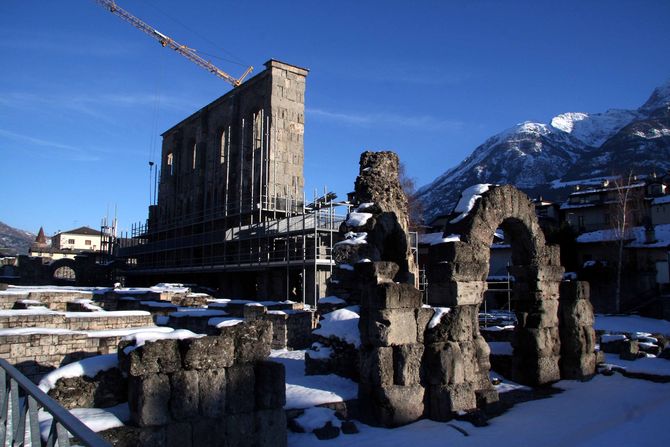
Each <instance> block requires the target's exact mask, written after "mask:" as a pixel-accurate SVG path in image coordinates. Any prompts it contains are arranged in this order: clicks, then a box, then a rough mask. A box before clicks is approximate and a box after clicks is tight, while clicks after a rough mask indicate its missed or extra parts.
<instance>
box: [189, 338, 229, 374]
mask: <svg viewBox="0 0 670 447" xmlns="http://www.w3.org/2000/svg"><path fill="white" fill-rule="evenodd" d="M179 345H180V350H181V355H182V359H183V360H182V361H183V364H184V368H186V369H220V368H227V367H229V366H232V365H233V362H234V360H235V341H234V339H232V338H229V337H224V336H220V335H219V336H208V337H202V338H187V339H184V340H180V342H179Z"/></svg>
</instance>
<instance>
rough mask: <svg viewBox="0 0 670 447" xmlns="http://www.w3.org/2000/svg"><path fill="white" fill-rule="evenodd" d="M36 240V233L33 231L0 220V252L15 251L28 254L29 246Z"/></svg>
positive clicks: (9, 252) (10, 252) (8, 252)
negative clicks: (14, 226)
mask: <svg viewBox="0 0 670 447" xmlns="http://www.w3.org/2000/svg"><path fill="white" fill-rule="evenodd" d="M34 240H35V235H34V234H33V233H31V232H29V231H24V230H19V229H17V228H13V227H10V226H9V225H7V224H5V223H2V222H0V252H2V253H4V254H7V255H9V254H13V253H18V254H23V255H25V254H28V248H29V247H30V244H31V243H32V242H33V241H34ZM0 256H1V255H0Z"/></svg>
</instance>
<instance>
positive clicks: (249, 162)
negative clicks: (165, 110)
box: [150, 60, 307, 226]
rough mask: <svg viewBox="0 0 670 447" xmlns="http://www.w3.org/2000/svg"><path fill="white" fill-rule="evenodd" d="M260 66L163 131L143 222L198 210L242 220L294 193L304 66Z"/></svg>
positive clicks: (176, 218) (300, 155)
mask: <svg viewBox="0 0 670 447" xmlns="http://www.w3.org/2000/svg"><path fill="white" fill-rule="evenodd" d="M265 66H266V69H265V70H264V71H263V72H261V73H260V74H258V75H257V76H255V77H254V78H252V79H250V80H249V81H247V82H245V83H244V84H242V85H240V86H239V87H237V88H236V89H234V90H232V91H230V92H229V93H227V94H225V95H224V96H222V97H220V98H219V99H217V100H216V101H214V102H212V103H211V104H208V105H207V106H205V107H203V108H202V109H200V110H199V111H197V112H196V113H194V114H193V115H191V116H189V117H188V118H186V119H184V120H183V121H181V122H180V123H178V124H177V125H175V126H174V127H172V128H171V129H169V130H168V131H166V132H165V133H164V134H163V149H162V155H161V163H162V170H161V176H160V185H159V194H158V204H157V205H156V206H155V207H154V208H153V209H152V210H151V213H150V226H151V225H158V226H161V225H164V224H168V225H169V224H170V223H172V222H184V221H185V220H188V219H194V218H198V216H209V217H217V218H226V219H230V218H232V217H233V216H234V217H235V219H236V220H239V221H241V223H242V224H246V223H250V222H252V221H259V220H263V219H265V218H266V217H267V216H268V215H270V214H271V215H272V216H273V217H276V215H277V213H280V214H283V213H285V212H286V211H287V208H288V206H287V205H288V204H287V198H295V197H302V191H303V187H304V180H303V161H304V145H303V133H304V122H305V121H304V118H305V78H306V76H307V70H305V69H303V68H299V67H296V66H293V65H289V64H286V63H283V62H279V61H276V60H270V61H268V62H266V64H265ZM289 201H290V200H289Z"/></svg>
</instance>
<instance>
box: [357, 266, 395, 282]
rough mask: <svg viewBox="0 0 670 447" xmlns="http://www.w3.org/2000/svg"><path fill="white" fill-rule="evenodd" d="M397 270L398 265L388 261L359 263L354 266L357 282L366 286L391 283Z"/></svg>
mask: <svg viewBox="0 0 670 447" xmlns="http://www.w3.org/2000/svg"><path fill="white" fill-rule="evenodd" d="M399 270H400V267H399V266H398V264H396V263H395V262H388V261H376V262H359V263H357V264H355V265H354V271H355V272H356V274H357V275H358V278H359V280H360V281H361V282H363V283H367V284H381V283H386V282H393V278H395V275H397V274H398V271H399Z"/></svg>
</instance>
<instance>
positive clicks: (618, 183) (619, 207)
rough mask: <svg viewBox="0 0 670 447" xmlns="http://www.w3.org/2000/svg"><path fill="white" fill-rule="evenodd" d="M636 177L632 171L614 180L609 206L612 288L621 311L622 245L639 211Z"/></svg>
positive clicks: (616, 305)
mask: <svg viewBox="0 0 670 447" xmlns="http://www.w3.org/2000/svg"><path fill="white" fill-rule="evenodd" d="M636 181H637V178H636V177H635V176H634V175H633V173H632V172H629V173H628V177H627V178H625V177H623V176H622V177H619V178H618V179H617V180H615V181H614V186H615V188H614V191H615V195H614V197H613V200H612V204H611V205H612V206H611V207H610V211H611V213H610V215H611V224H612V229H613V231H614V240H616V242H617V269H616V287H615V290H614V307H615V309H616V312H620V311H621V279H622V275H623V264H624V246H625V244H626V241H627V240H628V239H630V231H631V228H632V227H633V226H634V225H636V224H637V222H635V216H636V214H638V213H639V211H640V204H639V203H638V202H639V194H638V193H637V192H636V191H635V190H634V189H635V188H634V186H635V184H636Z"/></svg>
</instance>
